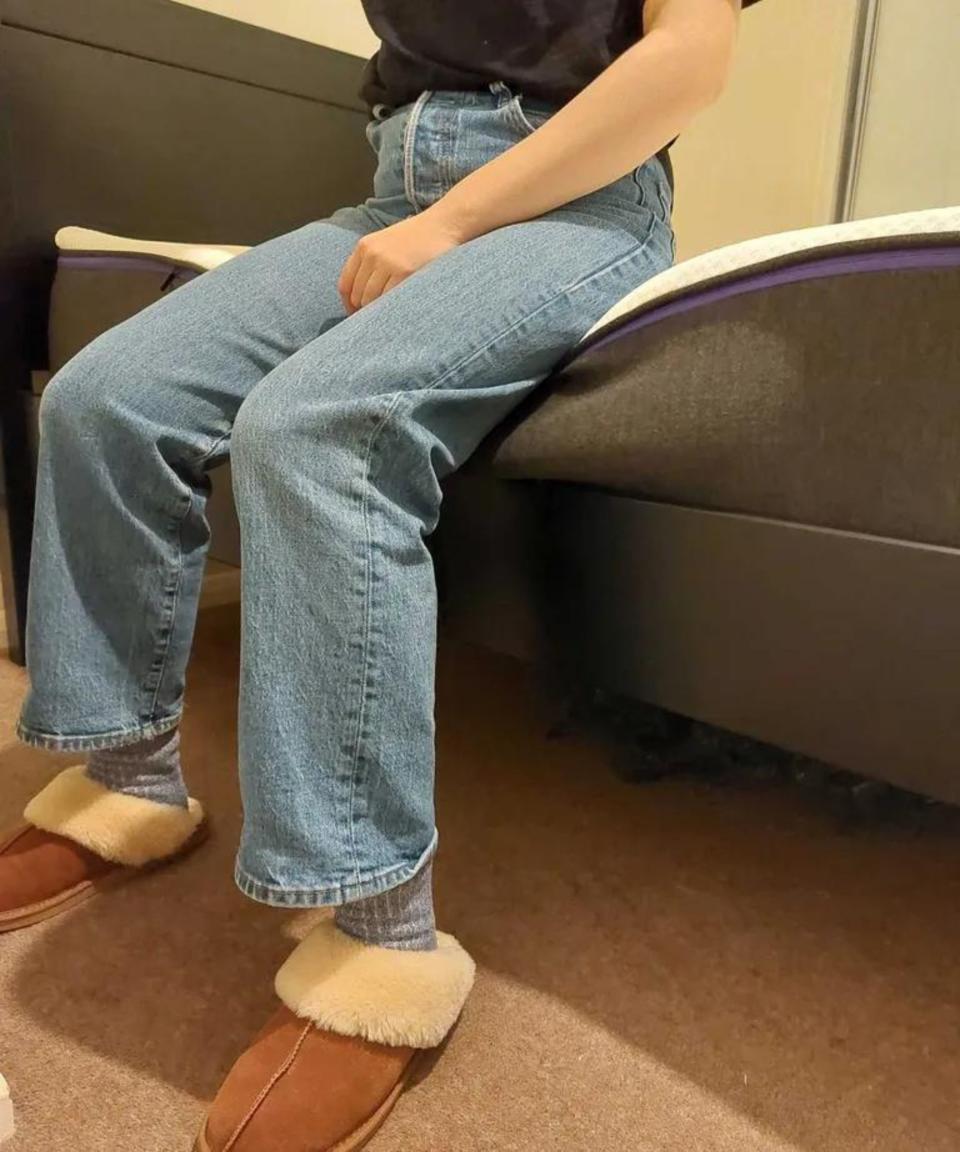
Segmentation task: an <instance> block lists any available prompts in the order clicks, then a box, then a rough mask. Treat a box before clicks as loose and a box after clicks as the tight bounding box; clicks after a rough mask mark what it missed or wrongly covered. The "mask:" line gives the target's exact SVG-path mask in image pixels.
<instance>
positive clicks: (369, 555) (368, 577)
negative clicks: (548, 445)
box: [347, 392, 403, 884]
mask: <svg viewBox="0 0 960 1152" xmlns="http://www.w3.org/2000/svg"><path fill="white" fill-rule="evenodd" d="M402 396H403V393H402V392H396V393H394V395H393V396H392V397H391V398H390V403H389V404H388V405H387V408H386V411H385V412H384V414H383V415H382V416H381V418H380V420H379V421H378V423H377V424H376V426H375V427H374V428H373V430H372V431H371V433H370V439H369V441H368V443H367V450H366V452H365V453H364V458H363V471H362V476H361V486H362V491H363V495H362V498H361V505H360V516H361V519H362V522H363V536H364V587H363V632H362V640H361V650H360V669H361V671H360V684H359V692H358V704H357V723H356V728H355V732H354V745H353V762H352V764H351V766H350V801H349V804H348V808H347V819H348V822H349V827H350V851H351V854H352V856H353V867H354V874H355V880H356V883H358V884H359V883H360V856H359V852H358V851H357V839H356V817H355V807H356V797H357V777H358V775H359V771H360V749H361V745H362V743H363V726H364V721H365V719H366V702H367V685H368V682H369V677H368V669H369V660H370V625H371V617H372V601H373V540H372V535H371V530H370V504H369V496H370V460H371V458H372V456H373V451H374V448H375V446H376V442H377V439H378V437H379V436H380V433H381V432H382V431H383V429H384V427H385V426H386V424H387V422H388V421H389V420H390V417H391V416H392V415H393V413H394V412H395V411H396V409H397V406H398V404H399V403H400V400H401V398H402Z"/></svg>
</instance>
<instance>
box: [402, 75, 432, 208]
mask: <svg viewBox="0 0 960 1152" xmlns="http://www.w3.org/2000/svg"><path fill="white" fill-rule="evenodd" d="M432 95H433V93H432V92H430V91H429V90H428V91H425V92H421V93H420V95H419V96H418V97H417V100H416V103H415V104H414V106H413V107H412V108H411V109H410V117H409V119H408V120H407V123H406V125H405V127H404V133H403V145H402V147H403V188H404V191H405V192H406V194H407V199H408V200H409V201H410V206H411V207H412V208H413V210H414V211H415V212H419V211H420V206H419V204H417V190H416V188H415V186H414V176H413V150H414V147H415V145H416V132H417V124H418V123H419V121H420V113H421V112H422V111H423V106H424V104H426V102H427V101H428V100H429V99H430V97H431V96H432Z"/></svg>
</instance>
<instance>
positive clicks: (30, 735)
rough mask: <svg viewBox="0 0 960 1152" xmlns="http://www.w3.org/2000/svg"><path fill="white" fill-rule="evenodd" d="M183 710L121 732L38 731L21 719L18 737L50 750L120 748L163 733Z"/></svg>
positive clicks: (178, 719) (170, 727)
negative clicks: (65, 734) (76, 733)
mask: <svg viewBox="0 0 960 1152" xmlns="http://www.w3.org/2000/svg"><path fill="white" fill-rule="evenodd" d="M181 718H182V713H180V712H178V713H176V715H174V716H165V717H164V718H163V719H162V720H154V721H153V722H152V723H150V724H140V725H138V726H137V727H136V728H125V729H123V730H122V731H120V732H93V733H90V734H89V735H86V736H64V735H60V734H54V733H52V732H39V731H37V730H36V729H33V728H28V727H27V725H26V724H24V723H23V721H22V720H18V721H17V739H18V740H20V741H21V742H22V743H24V744H29V745H30V746H31V747H33V748H45V749H47V750H48V751H51V752H99V751H101V750H102V749H104V748H120V747H122V746H123V745H124V744H137V743H139V742H140V741H141V740H149V739H150V738H151V737H152V736H162V735H163V734H164V732H170V731H171V730H172V729H174V728H176V727H177V725H178V724H179V723H180V721H181Z"/></svg>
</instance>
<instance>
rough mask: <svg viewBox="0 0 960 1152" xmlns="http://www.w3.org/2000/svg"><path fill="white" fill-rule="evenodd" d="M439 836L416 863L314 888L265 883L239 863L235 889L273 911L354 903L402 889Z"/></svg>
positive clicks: (235, 874) (427, 856) (430, 851)
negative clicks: (393, 889) (394, 889)
mask: <svg viewBox="0 0 960 1152" xmlns="http://www.w3.org/2000/svg"><path fill="white" fill-rule="evenodd" d="M436 848H437V836H436V833H434V836H433V839H432V840H431V841H430V845H429V847H428V848H427V850H426V851H425V852H424V853H423V854H422V855H421V856H420V857H419V859H417V860H415V861H413V863H407V864H398V865H396V866H394V867H391V868H389V869H387V870H386V871H381V872H370V873H367V874H366V875H363V874H361V875H359V876H357V877H356V878H355V879H352V880H350V881H348V882H343V881H341V882H338V883H331V884H320V885H318V886H317V887H315V888H287V887H281V886H280V885H277V884H265V883H264V882H263V881H262V880H258V879H257V878H256V877H255V876H252V875H251V874H250V873H249V872H247V870H246V869H245V868H244V867H243V865H242V864H241V863H240V861H239V860H238V861H237V865H236V868H235V870H234V874H233V879H234V883H235V884H236V886H237V887H238V888H239V889H240V891H241V892H242V893H243V894H244V896H249V898H250V899H251V900H256V902H257V903H258V904H269V905H270V906H271V907H272V908H338V907H340V906H341V905H343V904H352V903H353V902H354V901H355V900H365V899H366V898H367V897H368V896H379V895H381V893H383V892H388V891H389V890H390V889H391V888H399V887H400V885H401V884H405V883H406V882H407V881H408V880H412V879H413V877H414V876H416V874H417V873H418V872H419V871H420V870H421V868H423V867H424V866H425V865H426V863H427V862H428V861H429V860H430V859H431V857H432V856H433V855H434V853H435V852H436Z"/></svg>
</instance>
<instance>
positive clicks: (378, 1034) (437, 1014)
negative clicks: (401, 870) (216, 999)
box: [276, 920, 475, 1048]
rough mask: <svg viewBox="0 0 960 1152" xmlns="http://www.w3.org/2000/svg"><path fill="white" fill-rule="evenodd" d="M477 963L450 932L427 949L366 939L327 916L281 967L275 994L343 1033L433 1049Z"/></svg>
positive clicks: (466, 991)
mask: <svg viewBox="0 0 960 1152" xmlns="http://www.w3.org/2000/svg"><path fill="white" fill-rule="evenodd" d="M474 972H475V965H474V963H473V960H472V959H471V958H470V956H469V955H468V954H467V953H466V952H465V951H464V949H463V948H462V947H461V946H460V944H459V943H458V942H457V941H456V940H455V939H454V938H453V937H452V936H447V935H445V934H444V933H442V932H439V933H437V947H436V949H435V950H433V951H430V952H413V951H404V950H401V949H397V948H380V947H375V946H373V945H370V944H363V943H362V942H361V941H359V940H355V939H354V938H353V937H352V936H348V935H347V934H346V933H345V932H341V931H340V930H339V929H338V928H337V927H336V925H335V924H334V923H333V921H332V920H325V921H323V922H322V923H321V924H320V925H318V927H316V928H314V930H313V931H312V932H311V933H310V935H309V936H307V937H306V939H305V940H303V942H302V943H301V944H299V945H298V946H297V948H296V949H295V951H294V952H293V953H292V955H291V956H290V957H289V959H288V960H287V962H286V963H285V964H284V965H283V967H282V968H281V969H280V971H279V972H278V973H277V978H276V990H277V995H278V996H279V997H280V999H281V1000H282V1001H283V1002H284V1004H286V1006H287V1007H288V1008H289V1009H290V1011H291V1012H293V1013H294V1014H295V1015H297V1016H300V1017H302V1018H304V1019H306V1020H312V1021H313V1022H314V1023H315V1024H316V1025H317V1027H318V1028H322V1029H325V1030H327V1031H330V1032H337V1033H339V1034H340V1035H342V1036H360V1037H362V1038H363V1039H365V1040H371V1041H373V1042H374V1043H378V1044H390V1045H394V1046H405V1047H409V1048H434V1047H436V1046H437V1045H438V1044H439V1043H440V1042H441V1041H442V1040H443V1038H444V1037H445V1036H446V1035H447V1033H448V1032H449V1031H450V1029H451V1028H452V1027H453V1025H454V1023H455V1022H456V1020H457V1017H458V1016H459V1015H460V1012H461V1009H462V1008H463V1006H464V1004H465V1002H466V999H467V996H468V995H469V993H470V989H471V987H472V986H473V977H474Z"/></svg>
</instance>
